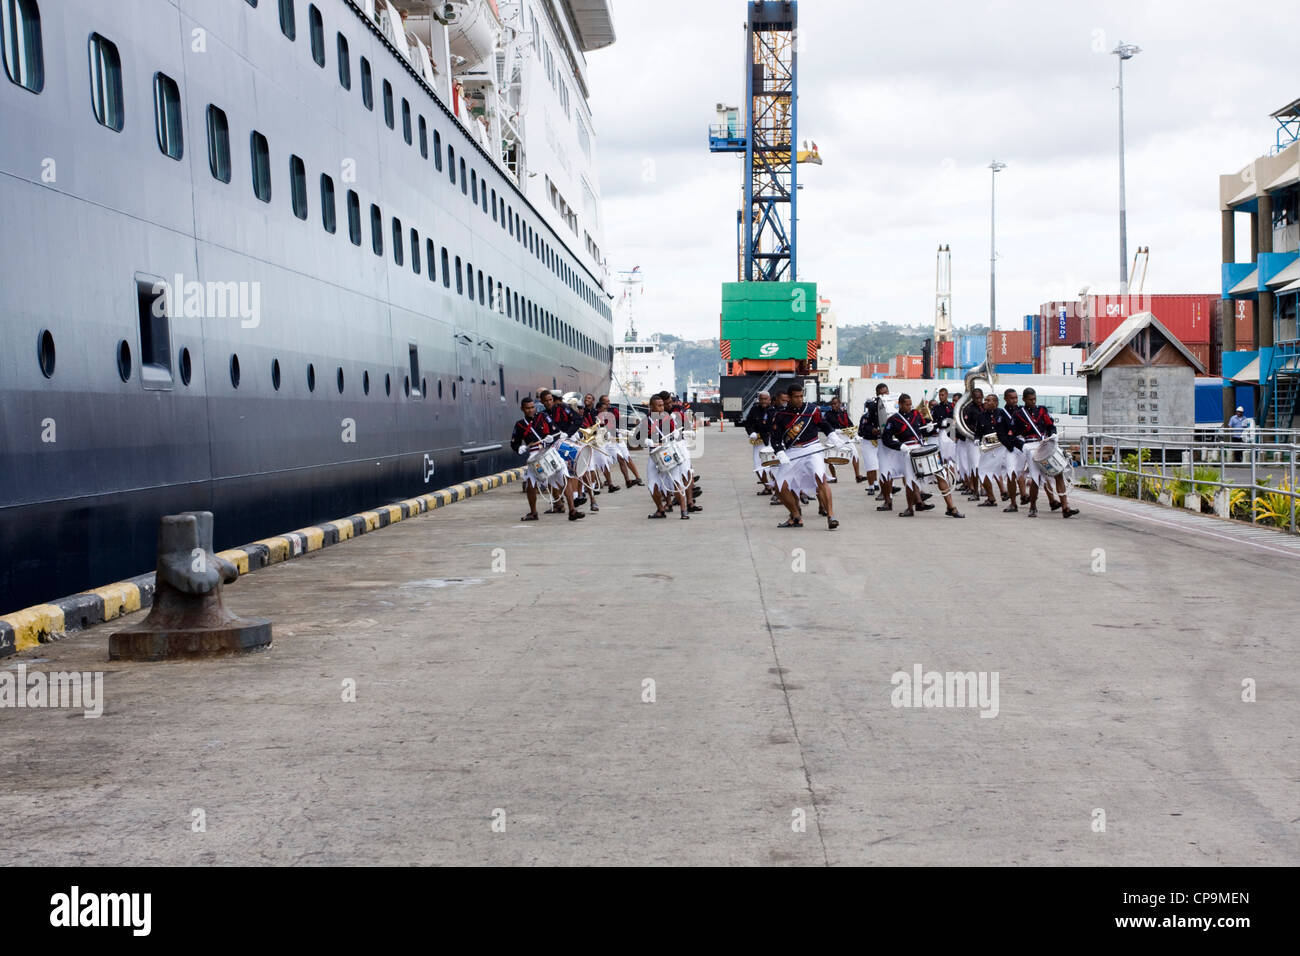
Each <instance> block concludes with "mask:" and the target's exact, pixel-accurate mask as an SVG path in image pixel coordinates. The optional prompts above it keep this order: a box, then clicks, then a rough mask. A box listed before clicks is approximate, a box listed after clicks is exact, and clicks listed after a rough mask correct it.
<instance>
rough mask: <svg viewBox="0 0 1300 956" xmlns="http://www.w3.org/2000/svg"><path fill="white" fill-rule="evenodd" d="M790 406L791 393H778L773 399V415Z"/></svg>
mask: <svg viewBox="0 0 1300 956" xmlns="http://www.w3.org/2000/svg"><path fill="white" fill-rule="evenodd" d="M789 404H790V393H789V392H784V391H782V392H777V393H776V397H775V398H774V399H772V408H773V412H772V414H774V415H775V414H776V413H777V412H779V411H781V410H783V409H784V408H785V407H786V406H787V405H789Z"/></svg>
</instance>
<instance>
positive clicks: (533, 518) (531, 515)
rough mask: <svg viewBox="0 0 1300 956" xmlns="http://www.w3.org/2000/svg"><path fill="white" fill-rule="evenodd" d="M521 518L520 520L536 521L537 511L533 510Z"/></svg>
mask: <svg viewBox="0 0 1300 956" xmlns="http://www.w3.org/2000/svg"><path fill="white" fill-rule="evenodd" d="M519 520H520V521H536V520H537V512H536V511H531V512H529V513H528V514H526V515H524V516H523V517H522V518H520V519H519Z"/></svg>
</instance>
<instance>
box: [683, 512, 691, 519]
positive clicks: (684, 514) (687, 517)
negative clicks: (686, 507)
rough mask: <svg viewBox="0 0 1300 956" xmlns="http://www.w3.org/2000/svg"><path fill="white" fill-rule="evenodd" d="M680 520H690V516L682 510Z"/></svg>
mask: <svg viewBox="0 0 1300 956" xmlns="http://www.w3.org/2000/svg"><path fill="white" fill-rule="evenodd" d="M682 520H683V521H690V520H691V516H690V515H688V514H687V513H686V512H685V511H683V512H682Z"/></svg>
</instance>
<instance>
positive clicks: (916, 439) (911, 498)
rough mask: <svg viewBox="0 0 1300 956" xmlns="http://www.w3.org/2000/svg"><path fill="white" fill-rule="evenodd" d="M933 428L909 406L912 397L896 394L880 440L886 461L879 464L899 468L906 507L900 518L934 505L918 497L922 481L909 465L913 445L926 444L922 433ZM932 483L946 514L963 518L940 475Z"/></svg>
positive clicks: (899, 514) (891, 468)
mask: <svg viewBox="0 0 1300 956" xmlns="http://www.w3.org/2000/svg"><path fill="white" fill-rule="evenodd" d="M934 428H935V424H934V423H933V422H930V423H928V424H927V423H926V422H925V421H924V420H923V419H922V418H921V413H920V412H918V411H916V410H915V409H913V408H912V397H911V396H910V395H908V394H906V393H904V394H902V395H899V396H898V411H896V412H895V413H894V414H892V415H890V416H889V421H887V422H885V430H884V432H883V433H882V434H881V438H880V443H881V444H882V445H883V446H884V447H885V448H886V449H888V452H887V453H886V456H885V459H886V460H885V461H883V462H882V465H884V466H885V467H887V468H888V470H889V471H890V472H891V473H893V472H894V471H898V472H899V474H900V476H901V477H902V479H903V492H904V493H905V494H906V495H907V509H906V510H905V511H900V512H899V513H898V516H899V517H900V518H910V517H912V516H913V515H914V514H915V513H916V512H917V511H929V510H930V509H931V508H933V507H934V505H928V504H926V503H925V500H924V499H923V498H922V497H921V484H920V482H919V480H918V479H917V477H916V472H915V470H914V469H913V467H912V455H911V452H912V448H915V447H918V446H920V445H923V444H925V442H924V441H923V439H922V438H921V435H922V434H923V433H925V432H932V431H933V430H934ZM934 479H935V483H936V484H937V485H938V486H939V493H940V494H941V495H943V500H944V502H945V503H946V504H947V505H948V510H947V511H946V512H945V514H947V515H948V517H950V518H964V517H966V516H965V515H964V514H962V513H961V512H960V511H958V510H957V506H956V505H954V504H953V503H952V489H951V488H950V487H949V486H948V482H947V481H946V480H945V479H944V477H943V474H942V473H940V474H937V475H935V476H934Z"/></svg>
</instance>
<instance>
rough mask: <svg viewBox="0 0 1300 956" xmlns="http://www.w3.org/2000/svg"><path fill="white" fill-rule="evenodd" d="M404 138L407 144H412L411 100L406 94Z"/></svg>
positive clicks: (404, 103)
mask: <svg viewBox="0 0 1300 956" xmlns="http://www.w3.org/2000/svg"><path fill="white" fill-rule="evenodd" d="M402 139H404V140H406V145H407V146H410V145H411V101H410V100H408V99H407V98H406V97H405V96H403V97H402Z"/></svg>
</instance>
